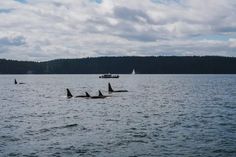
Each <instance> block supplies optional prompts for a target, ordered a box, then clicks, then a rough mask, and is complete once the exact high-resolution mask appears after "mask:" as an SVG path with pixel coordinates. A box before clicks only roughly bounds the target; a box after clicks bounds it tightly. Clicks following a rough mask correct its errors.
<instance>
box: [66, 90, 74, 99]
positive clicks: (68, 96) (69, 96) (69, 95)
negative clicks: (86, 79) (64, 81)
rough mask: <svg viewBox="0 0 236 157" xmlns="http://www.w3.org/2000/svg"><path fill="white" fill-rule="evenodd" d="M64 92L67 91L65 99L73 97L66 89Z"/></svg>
mask: <svg viewBox="0 0 236 157" xmlns="http://www.w3.org/2000/svg"><path fill="white" fill-rule="evenodd" d="M66 91H67V98H71V97H73V95H72V94H71V92H70V90H69V89H68V88H67V89H66Z"/></svg>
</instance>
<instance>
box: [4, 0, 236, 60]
mask: <svg viewBox="0 0 236 157" xmlns="http://www.w3.org/2000/svg"><path fill="white" fill-rule="evenodd" d="M20 1H21V2H23V3H19V0H18V1H14V0H9V1H1V2H0V6H1V8H0V19H1V21H0V52H1V54H0V58H11V59H21V60H22V59H27V60H31V59H33V60H49V59H54V58H76V57H88V56H93V57H94V56H101V55H108V56H110V55H228V56H236V54H235V52H236V51H235V47H236V42H235V39H236V31H235V30H236V23H235V20H234V19H236V15H235V14H234V12H235V9H236V2H235V1H233V0H225V1H222V0H206V1H204V3H202V2H201V1H199V0H178V1H174V0H168V1H163V0H153V1H151V0H142V1H139V2H137V0H129V1H127V0H119V1H115V0H103V1H102V2H101V3H95V2H94V1H93V2H92V1H88V0H80V1H75V0H53V1H48V0H34V1H22V0H20ZM154 1H155V2H154ZM215 36H220V37H221V39H219V38H217V37H215ZM3 52H4V53H3ZM16 53H17V54H18V55H16Z"/></svg>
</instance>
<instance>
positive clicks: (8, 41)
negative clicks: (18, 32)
mask: <svg viewBox="0 0 236 157" xmlns="http://www.w3.org/2000/svg"><path fill="white" fill-rule="evenodd" d="M25 43H26V42H25V38H24V37H22V36H17V37H14V38H8V37H3V38H0V46H21V45H24V44H25Z"/></svg>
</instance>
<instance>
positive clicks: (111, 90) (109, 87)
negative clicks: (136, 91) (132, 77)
mask: <svg viewBox="0 0 236 157" xmlns="http://www.w3.org/2000/svg"><path fill="white" fill-rule="evenodd" d="M113 91H114V90H113V89H112V87H111V84H110V82H109V83H108V92H113Z"/></svg>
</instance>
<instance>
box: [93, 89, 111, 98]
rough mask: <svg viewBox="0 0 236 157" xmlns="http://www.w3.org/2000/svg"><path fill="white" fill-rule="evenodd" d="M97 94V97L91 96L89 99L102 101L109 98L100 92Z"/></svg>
mask: <svg viewBox="0 0 236 157" xmlns="http://www.w3.org/2000/svg"><path fill="white" fill-rule="evenodd" d="M98 93H99V94H98V96H91V97H90V98H91V99H104V98H106V97H109V96H107V95H103V94H102V92H101V91H100V90H99V91H98Z"/></svg>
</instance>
